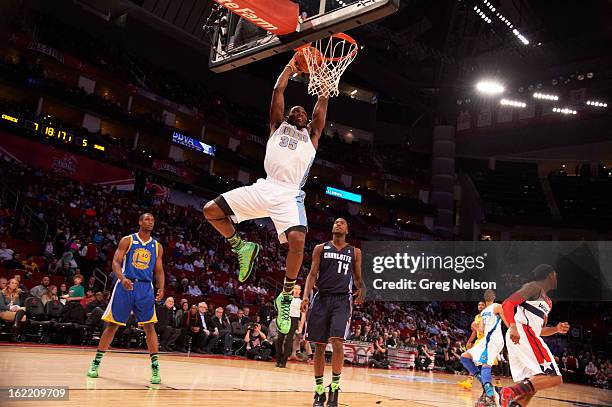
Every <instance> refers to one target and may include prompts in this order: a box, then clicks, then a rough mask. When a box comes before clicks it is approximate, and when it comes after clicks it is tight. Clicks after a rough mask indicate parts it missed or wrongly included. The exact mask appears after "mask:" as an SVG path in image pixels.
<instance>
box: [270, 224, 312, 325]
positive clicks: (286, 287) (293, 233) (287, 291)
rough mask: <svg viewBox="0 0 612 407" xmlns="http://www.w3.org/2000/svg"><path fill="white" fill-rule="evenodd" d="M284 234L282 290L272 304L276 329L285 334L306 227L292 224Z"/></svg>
mask: <svg viewBox="0 0 612 407" xmlns="http://www.w3.org/2000/svg"><path fill="white" fill-rule="evenodd" d="M285 235H286V236H287V242H288V243H289V250H288V252H287V261H286V267H287V271H286V272H285V281H284V284H283V291H282V292H281V293H280V294H279V295H278V297H276V300H275V301H274V305H275V307H276V310H277V312H278V314H277V315H276V324H277V325H278V331H279V332H281V333H284V334H287V333H288V332H289V330H290V329H291V318H290V316H289V311H290V308H291V301H292V299H293V295H292V292H293V287H294V286H295V282H296V280H297V275H298V273H299V271H300V268H301V266H302V259H303V258H304V245H305V242H306V227H305V226H293V227H291V228H289V229H288V230H287V231H286V233H285Z"/></svg>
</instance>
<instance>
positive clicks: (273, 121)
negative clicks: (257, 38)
mask: <svg viewBox="0 0 612 407" xmlns="http://www.w3.org/2000/svg"><path fill="white" fill-rule="evenodd" d="M294 72H296V69H295V67H294V65H293V59H291V61H290V62H289V64H287V66H285V68H284V69H283V72H281V74H280V75H279V77H278V79H277V80H276V84H275V85H274V91H273V92H272V103H271V104H270V134H272V133H274V132H275V131H276V129H277V128H278V126H280V124H281V123H282V122H283V120H285V89H286V88H287V84H288V83H289V77H290V76H291V75H292V74H293V73H294Z"/></svg>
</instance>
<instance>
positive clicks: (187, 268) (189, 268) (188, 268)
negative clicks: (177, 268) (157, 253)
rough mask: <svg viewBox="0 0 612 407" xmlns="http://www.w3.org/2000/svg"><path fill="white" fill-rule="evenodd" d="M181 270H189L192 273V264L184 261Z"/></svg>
mask: <svg viewBox="0 0 612 407" xmlns="http://www.w3.org/2000/svg"><path fill="white" fill-rule="evenodd" d="M183 270H185V271H191V272H192V273H193V272H194V271H195V270H194V268H193V265H191V264H190V263H188V262H185V264H183Z"/></svg>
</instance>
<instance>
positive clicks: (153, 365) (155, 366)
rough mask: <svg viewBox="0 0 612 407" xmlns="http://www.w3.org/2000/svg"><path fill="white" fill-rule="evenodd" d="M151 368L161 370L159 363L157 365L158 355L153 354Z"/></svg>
mask: <svg viewBox="0 0 612 407" xmlns="http://www.w3.org/2000/svg"><path fill="white" fill-rule="evenodd" d="M151 367H152V368H153V369H158V368H159V363H157V353H151Z"/></svg>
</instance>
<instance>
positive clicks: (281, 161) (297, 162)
mask: <svg viewBox="0 0 612 407" xmlns="http://www.w3.org/2000/svg"><path fill="white" fill-rule="evenodd" d="M316 153H317V151H316V150H315V148H314V145H313V144H312V141H310V136H309V134H308V130H307V129H306V128H303V129H298V128H297V127H296V126H294V125H292V124H289V123H287V122H282V123H281V125H280V126H279V127H278V129H276V131H275V132H274V133H273V134H272V135H271V136H270V138H269V139H268V143H267V145H266V158H265V159H264V168H265V170H266V174H267V175H268V177H270V178H272V179H274V180H276V181H280V182H282V183H283V184H284V185H286V186H288V187H290V188H292V189H301V188H302V187H303V186H304V184H305V183H306V179H307V178H308V172H309V171H310V167H311V166H312V163H313V162H314V159H315V154H316Z"/></svg>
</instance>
